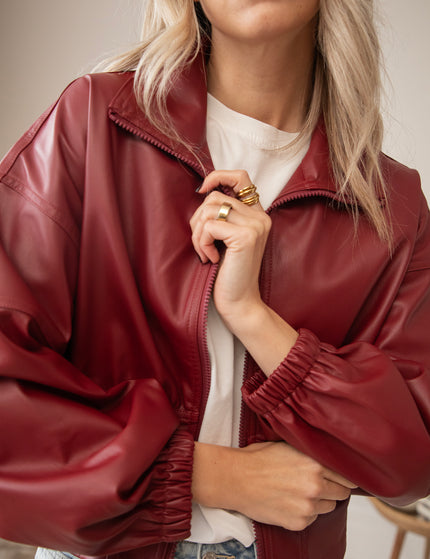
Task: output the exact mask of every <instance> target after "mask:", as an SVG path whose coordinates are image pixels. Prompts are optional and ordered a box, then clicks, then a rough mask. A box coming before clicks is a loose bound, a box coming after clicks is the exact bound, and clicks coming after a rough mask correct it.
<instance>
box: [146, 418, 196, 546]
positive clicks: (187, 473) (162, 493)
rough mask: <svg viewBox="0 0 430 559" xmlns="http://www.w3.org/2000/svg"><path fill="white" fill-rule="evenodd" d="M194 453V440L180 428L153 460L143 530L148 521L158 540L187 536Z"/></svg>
mask: <svg viewBox="0 0 430 559" xmlns="http://www.w3.org/2000/svg"><path fill="white" fill-rule="evenodd" d="M193 454H194V440H193V438H192V436H191V434H190V433H189V432H188V431H187V430H186V428H184V427H180V428H179V429H178V430H177V431H176V432H175V433H174V434H173V436H172V437H171V439H170V441H169V443H168V445H167V446H166V447H165V449H164V450H163V451H162V452H161V454H160V455H159V457H158V458H157V461H156V462H155V465H154V469H153V474H152V479H151V492H150V496H151V502H152V506H150V508H149V510H148V517H147V518H145V519H144V521H145V531H146V530H147V525H148V522H150V523H151V524H152V523H153V526H154V528H153V529H154V533H156V534H158V536H159V537H158V538H157V539H158V540H161V541H169V542H172V541H178V540H182V539H185V538H187V537H188V536H189V535H190V531H191V500H192V496H191V478H192V469H193ZM145 508H146V507H145ZM142 516H143V517H144V516H145V509H142Z"/></svg>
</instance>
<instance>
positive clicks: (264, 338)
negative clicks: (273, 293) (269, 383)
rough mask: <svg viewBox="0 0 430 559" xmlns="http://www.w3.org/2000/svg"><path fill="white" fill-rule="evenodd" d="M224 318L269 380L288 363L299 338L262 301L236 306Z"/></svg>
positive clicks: (224, 314)
mask: <svg viewBox="0 0 430 559" xmlns="http://www.w3.org/2000/svg"><path fill="white" fill-rule="evenodd" d="M221 316H222V318H223V320H224V322H225V324H226V326H227V328H228V329H229V330H230V331H231V332H232V333H233V334H234V335H235V336H236V337H237V338H239V340H240V341H241V342H242V343H243V345H244V346H245V347H246V349H247V350H248V351H249V353H250V354H251V355H252V357H253V358H254V360H255V361H256V363H257V364H258V365H259V367H260V368H261V370H262V371H263V372H264V373H265V374H266V375H267V376H270V375H271V374H272V372H273V371H274V370H275V369H276V368H277V367H278V365H279V364H280V363H281V362H282V361H283V360H284V359H285V357H286V356H287V355H288V353H289V352H290V350H291V348H292V347H293V345H294V344H295V343H296V340H297V338H298V333H297V331H296V330H294V328H292V327H291V326H290V325H289V324H288V323H287V322H285V320H283V319H282V318H281V317H280V316H279V315H278V314H277V313H275V311H274V310H273V309H271V308H270V307H268V306H267V305H266V304H264V303H263V302H262V301H261V300H260V301H256V302H254V303H249V304H247V305H243V306H240V305H237V306H234V307H232V308H231V309H230V310H229V312H228V313H223V314H222V315H221Z"/></svg>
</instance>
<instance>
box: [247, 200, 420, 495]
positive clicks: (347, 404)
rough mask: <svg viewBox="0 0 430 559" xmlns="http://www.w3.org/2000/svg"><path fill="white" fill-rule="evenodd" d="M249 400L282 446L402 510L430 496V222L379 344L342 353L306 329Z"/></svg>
mask: <svg viewBox="0 0 430 559" xmlns="http://www.w3.org/2000/svg"><path fill="white" fill-rule="evenodd" d="M242 392H243V395H244V399H245V402H246V404H247V405H248V406H249V407H250V408H251V409H252V410H254V411H255V412H256V413H257V414H258V415H259V417H260V419H261V421H263V423H265V424H267V425H268V426H269V427H270V428H271V429H272V430H273V431H274V432H275V433H276V434H277V435H278V436H279V437H280V438H282V439H283V440H285V441H287V442H288V443H290V444H291V445H293V446H295V447H296V448H298V449H299V450H301V451H303V452H305V453H306V454H308V455H310V456H312V457H313V458H315V459H316V460H317V461H319V462H320V463H322V464H324V465H325V466H327V467H329V468H331V469H333V470H334V471H337V472H339V473H341V474H342V475H343V476H345V477H346V478H347V479H350V480H351V481H352V482H354V483H355V484H356V485H358V486H359V487H360V488H362V489H363V490H364V491H366V492H368V493H371V494H374V495H377V496H379V497H381V498H384V499H385V500H387V501H389V502H392V503H393V504H396V503H398V504H404V503H406V502H411V501H414V500H417V499H418V498H421V497H424V496H425V495H427V494H428V493H429V492H430V434H429V433H430V220H429V216H428V210H427V206H426V203H425V201H424V200H423V204H422V212H421V220H420V226H419V231H418V236H417V239H416V242H415V249H414V253H413V256H412V258H411V261H410V265H409V269H408V271H407V272H406V274H405V276H404V278H403V282H402V284H401V286H400V289H399V290H398V293H397V295H396V299H395V300H394V302H393V304H392V306H391V309H390V312H389V314H388V316H386V317H385V320H384V324H383V327H382V328H381V329H380V331H379V334H378V336H377V338H376V339H375V340H372V341H371V343H369V342H368V341H355V342H353V343H350V344H348V345H345V346H344V347H339V348H335V347H333V346H331V345H328V344H326V343H323V342H322V341H321V340H319V339H318V337H317V336H316V335H315V334H314V333H313V332H310V331H308V330H306V329H303V330H300V332H299V338H298V340H297V342H296V344H295V346H294V347H293V348H292V350H291V351H290V353H289V354H288V356H287V357H286V359H285V360H284V361H283V362H282V363H281V364H280V365H279V367H278V368H277V370H276V371H274V373H273V374H272V375H271V376H270V377H269V378H266V377H265V375H264V374H263V373H262V372H261V371H257V372H256V374H255V375H254V376H253V377H252V378H250V379H249V380H248V381H247V382H246V383H245V384H244V386H243V388H242Z"/></svg>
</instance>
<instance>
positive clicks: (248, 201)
mask: <svg viewBox="0 0 430 559" xmlns="http://www.w3.org/2000/svg"><path fill="white" fill-rule="evenodd" d="M259 200H260V196H259V194H258V192H256V193H255V194H253V195H252V196H248V197H247V198H244V199H243V200H241V202H243V203H244V204H246V205H247V206H253V205H254V204H257V202H258V201H259Z"/></svg>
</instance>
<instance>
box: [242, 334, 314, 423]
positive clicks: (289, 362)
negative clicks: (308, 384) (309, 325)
mask: <svg viewBox="0 0 430 559" xmlns="http://www.w3.org/2000/svg"><path fill="white" fill-rule="evenodd" d="M319 351H320V345H319V340H318V338H317V337H316V336H315V335H314V334H313V333H312V332H310V331H309V330H305V329H301V330H299V337H298V338H297V341H296V343H295V344H294V346H293V347H292V349H291V350H290V352H289V353H288V355H287V357H286V358H285V359H284V361H282V363H281V364H280V365H279V367H278V368H277V369H276V370H275V371H274V372H273V373H272V374H271V375H270V377H266V375H265V374H264V373H263V372H262V371H258V372H257V373H256V374H255V375H254V376H252V377H251V378H250V379H248V380H247V381H246V382H245V383H244V385H243V387H242V395H243V398H244V401H245V403H246V404H247V405H248V406H249V407H250V408H251V409H252V410H253V411H255V412H256V413H258V414H260V415H263V414H265V413H268V412H270V411H272V410H273V409H274V408H276V407H277V406H279V404H280V403H281V402H283V401H284V400H285V399H286V398H287V397H288V395H290V394H291V393H292V392H294V390H295V389H296V388H297V386H298V385H299V384H300V383H301V382H303V380H304V379H305V377H306V376H307V375H308V374H309V371H310V370H311V368H312V365H313V364H314V362H315V360H316V358H317V356H318V354H319Z"/></svg>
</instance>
